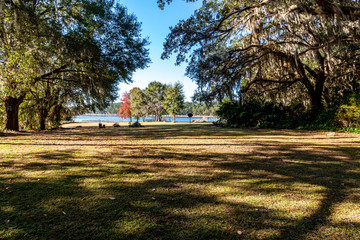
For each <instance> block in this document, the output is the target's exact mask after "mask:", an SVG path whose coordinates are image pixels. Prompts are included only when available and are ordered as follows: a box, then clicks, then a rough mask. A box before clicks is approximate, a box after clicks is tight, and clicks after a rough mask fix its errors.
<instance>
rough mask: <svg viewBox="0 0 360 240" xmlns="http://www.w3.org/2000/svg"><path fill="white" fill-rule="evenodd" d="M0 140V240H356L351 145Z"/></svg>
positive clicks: (276, 136)
mask: <svg viewBox="0 0 360 240" xmlns="http://www.w3.org/2000/svg"><path fill="white" fill-rule="evenodd" d="M77 125H79V124H73V125H67V126H65V127H66V128H67V129H61V130H58V131H48V132H35V133H20V134H16V135H5V136H2V137H1V140H0V184H1V185H0V186H1V193H0V239H1V238H2V239H55V238H57V239H357V238H358V237H359V236H360V217H359V216H360V208H359V204H360V186H359V183H360V150H359V148H358V144H359V142H360V138H359V136H358V135H354V134H353V135H351V134H343V133H341V134H340V133H339V134H338V133H337V134H336V135H335V136H331V137H329V136H327V135H326V133H324V132H308V131H290V130H284V131H280V130H279V131H278V130H251V129H222V128H215V127H212V126H209V125H207V124H191V125H190V124H180V123H178V124H171V123H166V124H159V123H145V125H146V127H144V128H128V127H125V126H126V125H125V124H123V126H122V127H120V128H113V127H110V125H109V124H107V125H108V126H107V128H105V129H99V128H97V127H96V124H82V125H83V126H82V127H78V128H75V127H76V126H77Z"/></svg>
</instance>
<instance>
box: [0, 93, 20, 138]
mask: <svg viewBox="0 0 360 240" xmlns="http://www.w3.org/2000/svg"><path fill="white" fill-rule="evenodd" d="M24 98H25V94H23V95H21V96H20V97H18V98H14V97H11V96H9V97H6V99H5V101H4V102H5V128H4V130H12V131H19V106H20V104H21V103H22V102H23V101H24Z"/></svg>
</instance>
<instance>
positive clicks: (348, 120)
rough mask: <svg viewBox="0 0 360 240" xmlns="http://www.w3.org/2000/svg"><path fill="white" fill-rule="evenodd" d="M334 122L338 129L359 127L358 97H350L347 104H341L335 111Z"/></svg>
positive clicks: (359, 102) (359, 109)
mask: <svg viewBox="0 0 360 240" xmlns="http://www.w3.org/2000/svg"><path fill="white" fill-rule="evenodd" d="M335 121H336V123H337V125H338V127H340V128H359V127H360V100H359V96H358V95H355V94H354V95H352V96H351V97H350V98H349V102H348V104H343V105H341V106H340V107H339V108H338V109H337V111H336V116H335Z"/></svg>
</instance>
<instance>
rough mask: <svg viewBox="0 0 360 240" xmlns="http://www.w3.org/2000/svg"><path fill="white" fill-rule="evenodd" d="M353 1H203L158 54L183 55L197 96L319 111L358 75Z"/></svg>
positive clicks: (355, 4)
mask: <svg viewBox="0 0 360 240" xmlns="http://www.w3.org/2000/svg"><path fill="white" fill-rule="evenodd" d="M359 9H360V3H359V2H358V1H351V0H348V1H322V0H318V1H295V0H293V1H268V0H266V1H265V0H248V1H230V0H222V1H215V0H214V1H212V0H209V1H204V3H203V6H202V7H201V8H200V9H199V10H197V11H196V12H195V13H194V15H193V16H191V17H190V18H189V19H187V20H185V21H181V22H179V23H178V25H176V26H175V27H173V28H172V29H171V33H170V34H169V35H168V37H167V39H166V42H165V44H164V53H163V55H162V57H163V58H168V57H169V56H170V55H171V54H177V62H176V63H177V64H180V63H182V62H184V61H185V60H186V59H187V56H188V54H189V53H191V56H190V63H189V65H188V68H187V75H188V76H189V77H190V78H192V79H193V80H195V81H196V83H197V84H198V86H199V90H198V93H197V95H198V96H199V97H201V98H202V99H206V100H208V101H211V100H212V99H214V98H219V99H222V98H223V97H224V96H227V97H229V98H230V99H231V100H239V101H241V100H242V99H244V98H259V97H261V98H266V99H271V100H272V101H276V102H281V103H282V104H290V103H296V104H303V105H304V106H307V107H308V108H309V109H310V110H311V112H313V113H318V112H319V111H321V110H322V109H323V108H324V106H327V105H329V104H331V102H332V101H333V100H334V99H336V98H339V97H341V96H342V95H343V94H344V93H345V92H346V91H352V90H353V89H354V85H355V84H354V82H357V81H358V80H357V79H358V72H357V69H358V66H359V63H360V62H359V57H358V55H359V40H360V26H359V24H358V19H359V18H358V17H357V14H358V10H359Z"/></svg>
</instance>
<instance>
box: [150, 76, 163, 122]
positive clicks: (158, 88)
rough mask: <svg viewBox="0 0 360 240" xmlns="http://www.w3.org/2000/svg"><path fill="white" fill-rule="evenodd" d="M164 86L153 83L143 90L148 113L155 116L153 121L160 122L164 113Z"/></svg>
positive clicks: (159, 83)
mask: <svg viewBox="0 0 360 240" xmlns="http://www.w3.org/2000/svg"><path fill="white" fill-rule="evenodd" d="M165 88H166V86H165V85H164V84H162V83H161V82H157V81H153V82H150V83H149V85H148V86H147V87H146V89H145V96H146V100H147V104H146V105H147V106H148V109H149V112H150V113H152V114H154V115H155V121H161V115H162V114H163V112H164V108H163V105H162V101H163V100H164V91H165Z"/></svg>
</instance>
